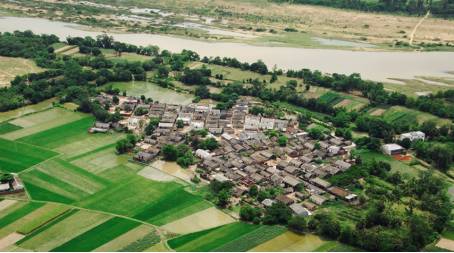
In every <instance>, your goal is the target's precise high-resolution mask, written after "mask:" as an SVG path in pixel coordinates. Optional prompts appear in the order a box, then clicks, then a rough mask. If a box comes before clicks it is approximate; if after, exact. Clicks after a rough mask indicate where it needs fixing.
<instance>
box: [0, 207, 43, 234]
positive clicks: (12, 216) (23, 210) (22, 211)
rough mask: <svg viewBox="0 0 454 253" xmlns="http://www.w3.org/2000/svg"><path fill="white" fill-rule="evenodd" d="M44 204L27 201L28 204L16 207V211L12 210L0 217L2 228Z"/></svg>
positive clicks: (0, 226)
mask: <svg viewBox="0 0 454 253" xmlns="http://www.w3.org/2000/svg"><path fill="white" fill-rule="evenodd" d="M42 206H44V203H35V202H30V203H27V204H26V205H24V206H22V207H20V208H18V209H16V210H15V211H14V212H11V213H9V214H7V215H5V216H4V217H2V218H0V228H3V227H6V226H7V225H9V224H11V223H13V222H15V221H16V220H18V219H20V218H22V217H24V216H26V215H27V214H29V213H31V212H33V211H35V210H37V209H38V208H40V207H42Z"/></svg>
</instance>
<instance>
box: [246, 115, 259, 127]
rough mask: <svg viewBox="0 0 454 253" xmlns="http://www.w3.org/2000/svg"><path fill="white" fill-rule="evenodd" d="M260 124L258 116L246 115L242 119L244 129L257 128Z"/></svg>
mask: <svg viewBox="0 0 454 253" xmlns="http://www.w3.org/2000/svg"><path fill="white" fill-rule="evenodd" d="M259 126H260V117H258V116H253V115H248V116H246V119H245V120H244V129H245V130H257V129H258V128H259Z"/></svg>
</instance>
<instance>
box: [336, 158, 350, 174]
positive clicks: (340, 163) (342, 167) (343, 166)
mask: <svg viewBox="0 0 454 253" xmlns="http://www.w3.org/2000/svg"><path fill="white" fill-rule="evenodd" d="M334 166H336V167H337V168H339V169H340V170H341V171H346V170H348V169H350V167H352V165H351V164H350V163H348V162H344V161H342V160H337V161H335V162H334Z"/></svg>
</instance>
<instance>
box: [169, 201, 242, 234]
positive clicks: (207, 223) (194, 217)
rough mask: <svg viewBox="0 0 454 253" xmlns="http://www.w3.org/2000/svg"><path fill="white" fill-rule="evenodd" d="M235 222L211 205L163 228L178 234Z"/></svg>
mask: <svg viewBox="0 0 454 253" xmlns="http://www.w3.org/2000/svg"><path fill="white" fill-rule="evenodd" d="M233 222H235V220H234V219H233V218H232V217H230V216H229V215H228V214H226V213H224V212H222V211H221V210H218V209H217V208H215V207H211V208H207V209H205V210H202V211H200V212H197V213H194V214H191V215H188V216H186V217H184V218H181V219H179V220H176V221H173V222H171V223H168V224H166V225H164V226H162V227H161V228H162V229H164V230H166V231H169V232H172V233H176V234H188V233H194V232H197V231H202V230H206V229H210V228H214V227H219V226H222V225H225V224H228V223H233Z"/></svg>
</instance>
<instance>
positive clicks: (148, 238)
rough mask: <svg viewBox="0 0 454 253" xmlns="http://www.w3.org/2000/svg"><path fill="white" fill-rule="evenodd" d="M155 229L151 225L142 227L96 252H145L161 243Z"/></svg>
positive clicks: (106, 244) (99, 248)
mask: <svg viewBox="0 0 454 253" xmlns="http://www.w3.org/2000/svg"><path fill="white" fill-rule="evenodd" d="M160 240H161V239H160V237H159V235H157V233H156V231H155V229H154V228H153V227H151V226H149V225H140V226H138V227H136V228H134V229H131V230H129V231H128V232H126V233H124V234H122V235H120V236H119V237H117V238H115V240H112V241H110V242H108V243H105V244H103V245H102V246H100V247H98V248H96V249H95V250H94V251H101V252H106V251H107V252H113V251H115V252H116V251H134V252H137V251H143V250H145V249H147V248H149V247H151V246H153V245H154V244H156V243H158V242H159V241H160Z"/></svg>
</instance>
